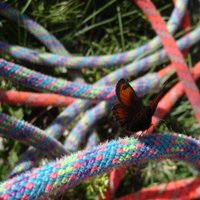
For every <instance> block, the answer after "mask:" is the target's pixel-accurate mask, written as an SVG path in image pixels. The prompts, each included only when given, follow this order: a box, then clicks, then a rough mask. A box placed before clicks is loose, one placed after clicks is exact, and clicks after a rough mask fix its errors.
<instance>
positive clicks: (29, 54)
mask: <svg viewBox="0 0 200 200" xmlns="http://www.w3.org/2000/svg"><path fill="white" fill-rule="evenodd" d="M187 3H188V0H178V1H177V2H176V6H175V9H174V10H173V12H172V15H171V17H170V19H169V22H168V29H169V31H170V32H171V33H174V32H175V31H176V30H177V28H178V26H179V24H180V21H181V19H182V17H183V15H184V13H185V9H186V7H187ZM0 14H1V15H4V16H5V17H7V18H9V19H11V20H14V21H15V22H17V23H19V24H20V25H23V26H24V27H25V28H26V29H27V30H28V31H30V32H31V33H32V34H33V35H34V36H36V37H37V38H38V39H39V40H40V41H42V42H43V43H44V44H45V45H46V46H47V47H48V48H49V49H50V50H51V51H52V52H55V53H58V54H59V52H61V55H62V52H63V51H65V49H64V47H63V46H62V45H61V44H60V43H59V42H58V40H57V39H56V38H55V37H54V36H52V35H50V34H49V33H48V32H47V31H46V30H45V29H44V28H43V27H41V26H40V25H39V24H37V23H36V22H34V21H33V20H31V19H30V18H29V17H27V16H22V15H20V13H19V12H18V11H16V10H15V9H13V8H11V7H10V6H8V5H7V4H5V3H0ZM160 46H161V43H160V39H159V37H156V38H154V39H153V40H152V41H151V42H149V43H147V44H145V45H143V46H141V47H139V48H137V49H134V50H131V51H128V52H124V53H119V54H112V55H104V56H89V57H86V56H85V57H75V56H74V57H71V56H61V55H54V54H47V53H44V54H41V53H39V52H37V51H34V50H30V49H27V48H22V47H18V46H13V47H11V46H10V45H8V44H7V43H0V51H6V52H9V53H10V54H11V55H12V56H14V57H16V58H20V59H23V60H26V61H30V62H35V63H38V64H45V65H48V66H67V67H73V68H82V67H92V68H94V67H102V66H103V67H108V66H113V65H121V64H125V63H128V62H131V61H133V60H134V59H135V58H136V57H138V56H141V54H143V53H144V52H145V54H147V53H150V52H153V51H155V50H156V49H157V48H158V47H160Z"/></svg>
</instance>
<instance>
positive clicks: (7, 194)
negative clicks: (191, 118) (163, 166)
mask: <svg viewBox="0 0 200 200" xmlns="http://www.w3.org/2000/svg"><path fill="white" fill-rule="evenodd" d="M166 158H170V159H173V160H184V161H186V162H188V163H191V164H192V165H193V166H195V167H196V168H197V169H200V163H199V159H200V143H199V141H197V140H195V139H192V138H190V137H186V136H183V135H177V134H157V135H147V136H143V137H141V139H140V140H137V139H135V138H133V137H132V138H124V139H118V140H113V141H110V142H108V143H104V144H102V145H99V146H97V147H95V148H93V149H90V150H86V151H81V152H78V153H75V154H72V155H70V156H68V157H63V158H61V159H60V160H58V161H56V162H52V163H49V164H47V165H45V166H42V167H40V168H37V169H33V170H32V171H31V172H26V173H24V174H21V175H19V176H16V177H15V178H12V179H10V180H7V181H5V182H3V183H1V185H0V198H2V199H10V200H12V199H23V198H24V199H30V198H31V199H36V198H38V197H39V196H41V195H42V194H44V193H47V192H50V191H53V190H55V189H58V188H61V187H62V189H67V188H72V187H74V186H75V185H77V184H78V183H80V182H81V181H82V180H85V179H86V178H90V177H92V176H95V175H97V174H101V173H103V172H105V171H107V170H109V169H112V168H115V167H120V166H122V165H123V166H124V165H126V167H127V166H130V165H132V164H139V163H141V162H147V161H149V160H156V159H159V160H162V159H166ZM38 180H39V181H38ZM16 186H17V187H16Z"/></svg>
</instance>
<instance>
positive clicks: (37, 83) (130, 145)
mask: <svg viewBox="0 0 200 200" xmlns="http://www.w3.org/2000/svg"><path fill="white" fill-rule="evenodd" d="M136 2H138V5H139V4H140V3H141V2H139V1H136ZM149 2H150V1H148V0H147V1H146V0H145V3H149ZM150 3H151V2H150ZM176 3H177V4H176V7H175V9H174V11H173V13H172V16H171V18H170V21H169V23H168V24H169V26H168V28H169V29H170V31H171V32H172V33H173V32H174V31H175V30H176V29H177V28H178V25H179V23H180V21H181V18H182V16H183V14H184V12H185V8H186V3H187V1H186V0H184V1H181V0H179V1H177V2H176ZM150 8H151V9H152V8H153V7H152V4H151V7H150ZM153 9H154V8H153ZM0 11H1V14H3V15H5V16H6V17H8V18H10V19H12V20H15V21H16V22H17V20H16V19H17V18H19V23H20V25H22V24H23V26H24V27H25V28H26V29H27V30H29V31H30V32H31V33H32V34H33V35H34V36H36V37H40V35H41V37H40V41H42V42H43V43H44V44H45V45H46V46H47V47H48V48H49V49H50V50H51V51H52V52H54V53H55V54H46V53H45V54H40V53H39V52H36V51H34V50H30V49H26V48H22V47H18V46H10V45H9V44H7V43H4V42H1V43H0V49H1V52H3V51H7V52H8V53H10V54H11V55H13V56H14V57H16V58H20V59H22V60H23V59H24V58H26V59H27V60H28V61H31V60H32V61H31V62H33V63H34V62H35V63H40V64H45V65H48V66H55V65H56V66H67V67H74V68H81V67H87V66H88V67H101V66H104V67H105V66H106V67H107V66H110V65H113V64H116V65H118V64H123V65H124V64H125V63H127V62H131V61H133V60H134V58H136V57H137V56H138V55H140V54H141V52H142V51H145V53H147V54H148V53H150V52H152V51H155V50H156V49H157V48H158V47H160V45H161V43H160V40H159V39H158V38H156V39H154V40H152V41H151V42H150V43H148V44H146V45H144V46H142V47H140V48H138V49H135V50H131V51H129V52H125V53H122V54H114V55H108V56H95V57H71V56H68V55H67V52H66V50H65V48H64V47H63V46H62V44H60V43H59V41H58V40H57V39H56V38H54V36H52V35H51V36H49V35H48V32H47V31H46V30H45V29H43V28H42V27H41V26H40V25H39V24H37V23H35V22H34V21H32V20H31V19H30V18H29V17H26V16H21V15H20V13H19V12H18V11H16V10H14V9H12V8H11V7H9V6H7V5H6V4H4V3H0ZM145 11H147V10H145ZM179 12H180V13H179ZM148 14H149V13H148V12H147V15H148ZM154 14H155V13H154ZM156 15H157V13H156ZM16 16H17V17H16ZM173 17H174V18H173ZM152 23H154V21H152ZM170 23H171V24H170ZM38 28H39V29H38ZM163 30H164V31H166V29H165V28H164V29H163ZM38 33H39V34H38ZM159 34H160V32H159ZM167 34H168V33H167ZM160 36H161V39H163V38H162V34H161V35H160ZM168 36H169V35H168ZM168 39H169V38H168ZM170 39H172V38H171V36H170ZM199 39H200V29H199V28H197V29H196V30H194V31H193V32H190V33H189V34H187V35H186V36H184V37H183V38H182V39H180V40H178V42H177V45H178V46H179V48H180V49H184V48H188V47H190V46H191V45H193V44H195V43H196V42H197V41H199ZM172 40H173V39H172ZM172 40H170V41H172ZM162 41H163V40H162ZM164 44H165V45H167V44H166V43H165V42H164ZM172 44H173V45H174V42H172ZM151 45H152V46H151ZM167 48H168V47H167ZM175 50H176V51H175V53H177V52H178V51H177V49H176V48H175ZM166 52H167V53H168V54H169V55H171V60H172V61H173V63H174V62H175V63H177V60H175V59H174V57H173V55H172V54H170V53H171V52H170V51H169V49H167V51H166ZM166 52H165V51H164V50H163V51H159V52H157V53H155V54H153V55H151V56H148V57H145V58H143V59H141V60H139V61H137V62H132V63H130V64H129V65H126V66H124V67H122V68H121V69H118V70H116V71H115V72H112V73H110V74H109V75H107V76H106V77H104V78H102V79H101V80H100V81H98V82H97V83H96V84H95V85H87V84H83V83H81V84H78V83H77V82H73V83H72V82H68V81H64V80H61V79H56V78H54V77H50V76H47V75H44V74H41V73H38V72H35V71H32V70H29V69H27V68H25V67H22V66H19V65H16V64H14V63H11V62H7V61H5V60H3V59H0V75H1V76H3V77H5V78H12V79H13V80H15V81H17V82H19V83H20V84H23V85H25V86H28V87H31V88H33V89H37V90H40V91H48V92H54V93H57V94H63V95H69V96H73V97H78V98H85V99H89V100H76V101H74V103H72V104H71V105H70V106H69V107H67V108H66V109H65V110H64V111H63V112H62V113H61V114H60V115H59V116H58V117H57V118H56V119H55V121H54V122H53V123H52V124H51V125H50V126H49V127H48V128H47V129H46V130H45V132H44V131H41V130H40V129H37V128H36V127H34V126H32V125H29V124H27V123H25V122H24V121H20V120H16V119H14V118H12V117H9V116H6V115H4V114H0V116H2V120H0V130H1V131H2V133H3V134H10V137H13V138H18V139H20V140H23V142H25V143H27V144H28V145H33V146H35V147H36V148H34V149H33V148H31V149H29V150H28V151H27V152H26V153H25V154H24V155H23V157H22V161H23V162H21V163H20V165H17V166H16V168H15V170H16V169H17V171H15V170H14V171H13V173H12V174H11V176H15V175H16V174H18V173H20V172H22V171H24V170H27V169H30V168H31V167H32V166H34V164H35V162H36V161H39V158H41V157H42V156H43V155H44V152H45V151H47V152H46V154H49V155H48V156H51V157H52V156H54V157H55V156H56V157H57V156H61V155H63V154H66V153H67V152H66V150H65V149H64V148H63V146H62V145H61V144H60V143H59V142H57V141H56V139H53V138H52V137H55V138H57V139H58V138H59V137H60V136H61V135H62V134H63V132H64V130H65V128H66V127H67V126H68V125H69V124H70V123H71V122H72V121H73V120H74V118H75V117H76V116H77V115H78V114H79V113H80V112H81V111H83V110H86V109H87V108H88V107H89V106H91V104H92V103H94V102H92V101H91V100H95V101H96V103H97V101H101V100H109V99H111V101H113V100H114V90H113V86H106V85H107V84H110V85H111V84H114V83H115V82H116V81H117V80H118V79H119V78H122V77H128V76H131V75H137V74H138V73H139V72H141V71H145V70H147V69H149V68H150V67H151V66H152V65H156V64H160V63H163V62H164V61H166V60H167V53H166ZM57 54H60V55H65V56H60V55H57ZM66 55H67V56H66ZM143 56H144V55H143ZM178 56H179V58H180V53H179V54H178ZM42 57H43V58H42ZM52 59H55V60H52ZM179 61H180V60H178V62H179ZM181 63H183V64H185V63H184V62H182V60H181ZM185 67H186V65H185ZM168 69H169V68H166V69H165V70H166V71H165V73H166V72H167V70H168ZM184 69H186V68H184ZM196 72H197V71H196ZM197 73H199V71H198V72H197ZM179 75H180V77H182V78H184V77H183V76H182V75H181V74H180V72H179ZM198 75H199V74H198ZM147 77H150V78H149V79H148V78H147ZM160 77H162V76H160V75H159V73H158V74H157V75H156V74H149V75H148V76H144V77H142V78H141V80H142V81H141V84H140V85H139V87H140V89H138V92H139V94H140V95H143V93H142V92H144V93H147V92H148V91H149V89H150V88H151V87H153V86H154V85H153V84H152V83H155V84H158V83H159V81H160ZM153 79H154V80H153ZM186 81H187V78H186ZM99 85H101V86H99ZM102 85H105V86H102ZM134 86H135V85H134ZM175 88H177V87H175ZM179 89H181V90H180V91H181V92H180V93H178V94H177V95H180V94H181V95H183V88H180V87H179ZM136 90H137V87H136ZM188 94H189V92H188ZM107 106H109V102H108V103H106V102H100V103H99V104H98V105H97V106H96V107H93V108H91V110H88V111H86V115H85V118H83V120H82V122H83V123H82V122H81V123H82V125H83V126H79V125H81V123H80V124H77V125H76V126H75V127H74V129H73V130H72V132H71V134H70V135H69V138H70V137H71V138H73V131H74V130H75V131H74V133H76V132H77V131H76V130H78V129H77V127H79V128H80V130H79V134H80V135H79V136H80V138H83V137H84V136H85V134H86V131H90V130H89V127H90V126H92V125H93V124H94V123H95V122H96V121H97V120H98V119H99V118H100V117H102V115H103V114H105V108H106V107H107ZM169 108H170V107H169ZM158 112H159V109H158ZM165 112H167V111H165ZM87 117H88V120H86V121H85V119H86V118H87ZM88 122H89V124H87V123H88ZM86 125H87V126H86ZM16 130H17V132H16ZM44 133H47V134H48V135H49V136H47V135H44ZM15 134H16V135H15ZM16 136H17V137H16ZM18 136H19V137H18ZM79 136H78V137H77V138H79ZM27 137H30V138H29V139H27ZM37 137H39V141H38V140H37V139H38V138H37ZM41 138H42V140H41ZM69 138H68V139H69ZM77 141H78V140H77ZM96 141H97V136H96V135H95V134H91V135H90V136H89V139H88V143H87V145H86V148H88V149H89V150H85V151H80V152H78V153H75V154H72V155H70V156H68V157H63V158H62V159H60V160H57V161H55V162H52V163H49V164H47V165H45V166H42V167H40V168H37V169H32V170H31V171H29V172H25V173H21V174H20V175H19V176H16V177H14V178H12V179H8V180H6V181H4V182H3V183H0V199H36V198H38V197H40V196H41V195H43V194H47V193H50V192H53V191H55V190H64V189H66V188H72V187H74V186H75V185H77V184H78V183H79V182H81V181H83V180H84V179H86V178H90V177H92V176H95V175H97V174H101V173H103V172H105V171H107V170H110V169H113V168H115V167H120V166H124V167H127V166H130V165H131V164H139V163H143V162H147V161H149V160H154V159H159V160H162V159H165V158H170V159H174V160H185V161H186V162H188V163H191V164H192V165H193V166H194V167H196V168H197V169H198V170H200V163H199V156H200V143H199V142H198V141H197V140H195V139H192V138H190V137H186V136H183V135H176V134H157V135H153V134H152V135H147V136H142V137H141V138H140V140H138V139H135V138H125V139H119V140H114V141H110V142H108V143H104V144H102V145H100V146H97V147H95V148H92V149H90V148H91V147H92V146H94V145H95V144H96ZM37 142H39V143H37ZM78 146H79V143H78V144H73V145H72V148H74V150H76V149H77V148H78ZM52 147H53V149H56V151H52ZM55 147H56V148H55ZM57 147H58V149H57ZM50 148H51V150H50V151H52V152H51V153H52V154H50V152H48V150H49V149H50ZM38 149H39V150H40V151H38ZM41 152H42V153H41ZM114 187H115V186H114ZM197 198H198V197H197Z"/></svg>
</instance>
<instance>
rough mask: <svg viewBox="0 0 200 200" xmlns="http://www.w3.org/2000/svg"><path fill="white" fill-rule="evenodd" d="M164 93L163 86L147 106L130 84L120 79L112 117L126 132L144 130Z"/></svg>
mask: <svg viewBox="0 0 200 200" xmlns="http://www.w3.org/2000/svg"><path fill="white" fill-rule="evenodd" d="M165 85H166V84H165ZM164 94H165V91H164V88H163V89H162V90H161V91H160V92H159V93H158V94H157V95H156V96H155V97H154V99H153V101H152V102H151V104H150V105H149V106H144V105H143V104H142V101H141V99H140V98H139V97H138V96H137V94H136V93H135V91H134V89H133V88H132V87H131V86H130V84H129V83H128V82H127V81H126V80H125V79H120V80H119V81H118V83H117V85H116V95H117V98H118V100H119V103H117V104H116V105H114V106H113V108H112V112H113V115H114V118H115V119H116V121H117V122H118V123H119V125H120V126H121V127H122V128H124V129H125V130H127V131H128V132H137V131H145V130H146V129H148V128H149V127H150V126H151V118H152V115H153V114H154V112H155V110H156V107H157V105H158V102H159V101H160V99H161V98H162V97H163V96H164Z"/></svg>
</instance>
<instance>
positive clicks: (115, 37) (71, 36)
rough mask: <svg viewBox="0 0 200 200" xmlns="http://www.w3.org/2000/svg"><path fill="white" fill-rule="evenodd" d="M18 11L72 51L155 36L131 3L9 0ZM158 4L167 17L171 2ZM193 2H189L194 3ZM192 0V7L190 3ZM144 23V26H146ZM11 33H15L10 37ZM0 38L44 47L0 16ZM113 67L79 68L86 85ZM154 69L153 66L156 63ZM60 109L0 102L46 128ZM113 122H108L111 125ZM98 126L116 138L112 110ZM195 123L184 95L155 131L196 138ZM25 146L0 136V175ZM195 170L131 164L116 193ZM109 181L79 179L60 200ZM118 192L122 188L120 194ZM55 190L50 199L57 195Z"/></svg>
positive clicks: (195, 51) (98, 190)
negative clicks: (81, 180)
mask: <svg viewBox="0 0 200 200" xmlns="http://www.w3.org/2000/svg"><path fill="white" fill-rule="evenodd" d="M4 2H8V3H10V4H11V5H12V6H13V7H15V8H16V9H18V10H19V11H20V12H21V13H24V14H26V15H28V16H30V17H31V18H32V19H34V20H36V21H37V22H38V23H40V24H41V25H43V26H44V27H45V28H46V29H47V30H49V31H50V32H51V33H52V34H54V35H55V36H56V37H57V38H58V39H59V41H61V42H62V43H63V44H64V46H65V47H66V49H67V50H68V51H69V52H70V53H72V54H74V55H85V56H88V55H100V54H111V53H117V52H122V51H127V50H130V49H134V48H137V47H139V46H141V45H142V44H145V43H146V42H148V41H149V40H150V39H151V38H153V37H154V36H155V33H154V31H153V30H152V29H151V27H150V25H149V23H148V22H147V21H146V19H145V18H144V17H143V15H142V14H141V12H140V11H139V10H138V8H137V7H136V6H135V5H134V4H133V3H132V2H130V1H117V0H111V1H106V0H102V1H94V0H89V1H80V0H79V1H75V0H68V1H62V0H58V1H52V0H49V1H45V0H35V1H32V0H27V1H17V0H12V1H11V0H7V1H4ZM153 2H154V3H155V5H156V7H157V8H158V9H159V11H160V12H161V14H162V16H164V19H165V20H168V18H169V16H170V13H171V12H172V8H173V5H172V4H171V1H167V3H166V1H164V0H162V1H160V0H155V1H153ZM195 2H196V1H194V2H193V4H194V3H195ZM193 4H192V5H191V6H193ZM191 9H194V11H195V12H194V13H193V12H190V14H192V16H191V18H192V20H193V22H192V27H193V28H195V27H196V25H197V22H198V20H199V18H198V12H197V11H196V7H195V6H193V7H191ZM144 27H145V28H144ZM182 34H183V32H182V31H181V30H180V31H179V32H178V33H176V37H180V35H182ZM13 36H14V37H13ZM0 40H1V41H7V42H9V43H11V44H15V45H20V46H25V47H29V48H32V49H37V50H39V51H43V52H45V51H47V49H46V48H44V46H42V45H41V44H40V43H39V42H38V41H37V40H35V39H34V38H33V37H32V36H31V35H30V34H29V33H28V32H27V31H26V30H24V29H23V28H19V27H18V26H17V25H16V24H14V23H12V22H10V21H8V20H7V19H5V18H3V17H1V16H0ZM199 52H200V51H199V45H196V46H194V47H193V48H191V49H190V54H189V55H188V57H187V61H188V64H189V65H190V66H193V64H195V63H196V61H198V60H199V56H198V55H199ZM2 56H3V57H4V58H6V59H8V60H11V61H14V62H16V63H19V64H23V65H26V66H27V67H29V68H32V69H35V70H37V71H40V72H43V73H45V74H49V75H52V76H56V77H62V78H68V79H70V78H71V77H70V76H69V75H68V74H66V71H64V70H62V69H59V68H51V69H50V68H48V67H42V66H36V65H30V64H27V63H24V62H22V61H20V60H14V59H13V58H11V57H10V56H8V55H2ZM114 69H116V67H115V66H113V67H112V68H109V69H107V68H102V69H98V70H97V69H83V70H81V73H82V76H83V78H84V79H85V81H86V82H88V83H94V82H96V81H97V80H99V79H100V78H101V77H103V76H105V75H106V74H108V73H110V72H111V71H112V70H114ZM152 69H154V70H155V69H156V66H155V67H153V68H152ZM0 89H17V90H29V89H27V88H25V87H22V86H21V85H18V84H16V83H13V82H11V81H10V80H9V81H8V80H4V79H2V78H0ZM149 97H152V95H150V96H148V97H146V98H144V102H145V103H147V104H148V103H149V99H150V98H149ZM61 110H62V109H61V108H53V109H47V108H32V107H27V106H19V105H15V106H13V105H6V104H1V105H0V111H1V112H4V113H7V114H9V115H12V116H15V117H17V118H20V119H22V118H23V119H24V120H26V121H29V122H33V124H35V125H37V126H38V127H41V128H42V129H45V128H46V127H47V126H48V124H49V123H50V122H51V121H52V120H53V119H54V117H55V116H56V115H58V113H59V112H61ZM111 121H112V123H110V122H111ZM96 128H97V130H98V133H99V135H100V134H101V136H100V139H101V141H104V140H108V139H112V138H115V137H116V135H115V134H116V132H117V131H118V128H117V127H116V124H115V123H114V122H113V120H112V116H111V114H109V115H108V116H106V117H104V118H103V119H101V120H100V121H99V122H98V123H97V127H96ZM198 130H199V129H198V125H197V122H196V120H195V118H194V113H193V111H192V108H191V106H190V105H189V103H188V100H187V98H186V97H183V98H182V99H181V100H180V101H179V102H178V103H177V104H176V105H175V106H174V108H173V110H172V111H171V112H170V114H169V115H168V116H167V118H166V119H165V120H164V121H163V122H162V123H161V125H160V126H159V127H158V128H157V129H156V131H158V132H169V131H170V132H174V131H177V132H180V133H183V134H188V135H191V136H194V137H196V138H198V137H199V133H198ZM26 148H27V147H26V146H24V145H22V144H21V143H19V142H17V141H13V140H10V139H6V138H3V149H1V150H0V179H1V180H2V179H4V178H5V177H6V176H7V174H8V172H9V171H10V170H11V169H12V168H13V166H15V165H16V162H17V160H18V159H19V158H20V155H21V154H22V152H24V151H25V149H26ZM196 175H197V172H196V171H195V170H194V169H193V168H192V167H191V166H188V165H187V164H185V163H183V162H173V161H170V160H165V161H162V162H150V163H147V164H145V165H141V166H133V167H131V168H129V169H127V175H126V176H125V178H124V180H123V182H122V183H121V185H120V189H119V190H118V192H117V194H116V195H117V196H121V195H125V194H127V193H128V192H131V191H133V190H132V189H133V188H134V190H135V191H137V190H139V189H141V188H142V187H147V186H151V185H155V184H160V183H165V182H168V181H172V180H177V179H182V178H186V177H191V176H196ZM107 185H108V177H107V175H106V174H104V175H102V176H98V177H96V178H93V179H90V180H88V181H85V182H83V183H81V184H80V185H79V186H77V187H75V188H74V189H71V190H69V191H66V192H65V193H63V194H61V197H60V198H61V199H62V198H63V199H96V198H97V197H98V196H99V195H101V196H102V197H103V192H104V191H105V188H106V186H107ZM119 191H120V192H119ZM54 195H55V194H53V195H52V196H51V197H50V199H55V198H56V197H57V198H58V196H56V197H55V196H54Z"/></svg>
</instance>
